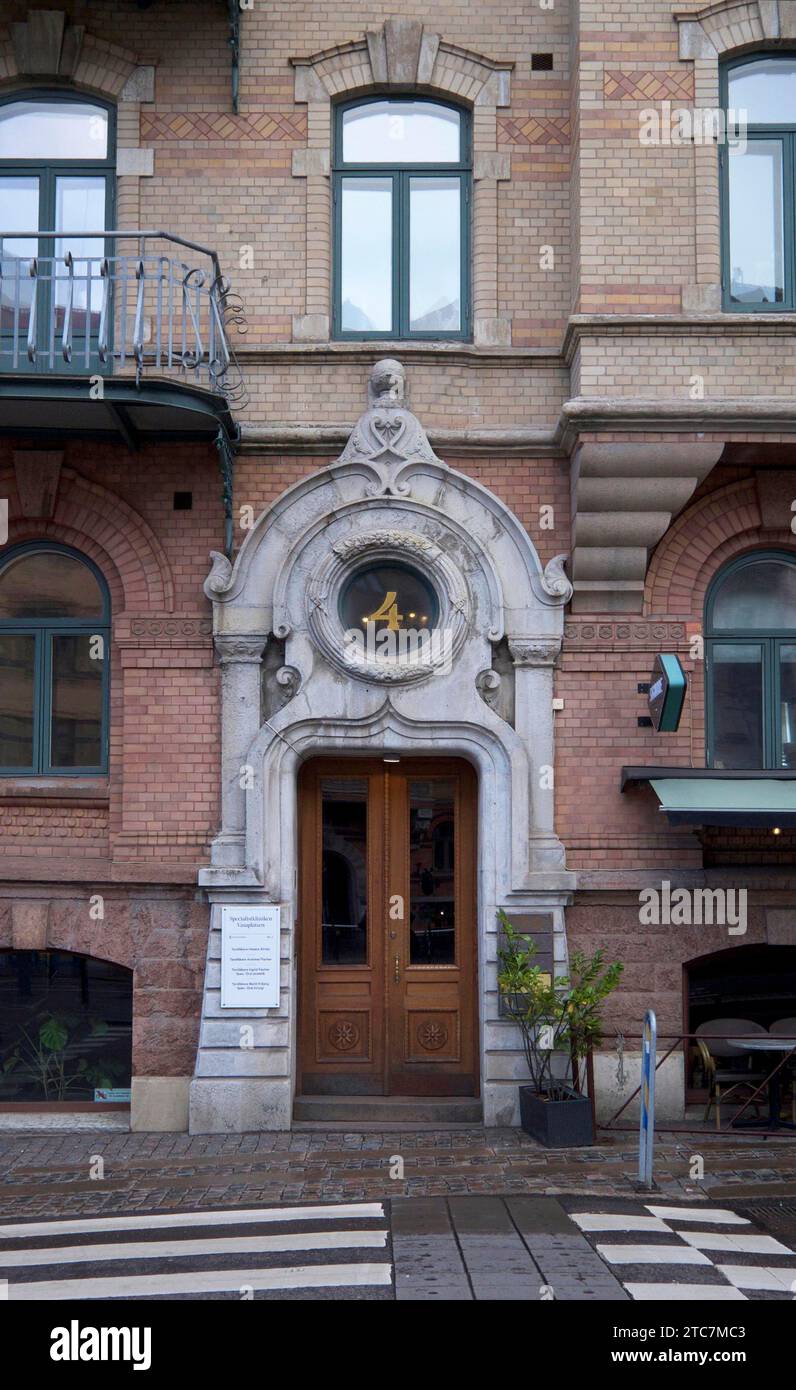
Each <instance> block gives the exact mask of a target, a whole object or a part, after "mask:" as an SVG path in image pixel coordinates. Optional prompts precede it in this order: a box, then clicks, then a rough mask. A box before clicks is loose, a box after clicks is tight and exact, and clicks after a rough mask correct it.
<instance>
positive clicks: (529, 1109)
mask: <svg viewBox="0 0 796 1390" xmlns="http://www.w3.org/2000/svg"><path fill="white" fill-rule="evenodd" d="M565 1094H566V1100H548V1099H547V1097H546V1096H543V1095H540V1094H539V1092H538V1091H535V1090H534V1089H533V1087H532V1086H520V1121H521V1124H522V1127H523V1129H524V1130H525V1133H526V1134H530V1136H531V1138H532V1139H538V1140H539V1143H540V1144H544V1146H545V1148H547V1149H565V1148H573V1149H575V1148H582V1147H583V1146H584V1145H586V1144H593V1143H594V1125H593V1123H592V1114H591V1101H590V1100H589V1097H588V1096H579V1095H578V1093H577V1091H571V1090H569V1088H567V1090H566V1092H565Z"/></svg>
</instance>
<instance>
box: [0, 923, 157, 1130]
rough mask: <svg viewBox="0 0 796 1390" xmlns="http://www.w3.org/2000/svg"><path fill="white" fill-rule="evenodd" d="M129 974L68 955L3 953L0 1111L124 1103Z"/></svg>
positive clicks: (129, 1039)
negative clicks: (22, 1106) (5, 1106)
mask: <svg viewBox="0 0 796 1390" xmlns="http://www.w3.org/2000/svg"><path fill="white" fill-rule="evenodd" d="M132 1018H133V972H132V970H129V969H127V968H126V967H125V966H123V965H114V964H112V963H111V962H110V961H105V960H96V959H94V958H93V957H91V956H83V955H77V954H76V953H75V952H73V951H53V950H44V951H20V950H0V1103H3V1104H6V1103H9V1102H11V1103H12V1104H17V1105H18V1104H20V1103H23V1104H24V1103H25V1102H27V1103H28V1104H29V1105H39V1104H41V1102H42V1101H49V1102H51V1103H56V1104H60V1105H64V1103H71V1104H76V1103H79V1104H81V1105H85V1103H86V1102H87V1101H88V1102H90V1103H92V1102H93V1103H107V1102H108V1101H110V1102H114V1101H116V1102H119V1101H122V1102H124V1101H128V1102H129V1099H130V1094H129V1093H130V1076H131V1069H132Z"/></svg>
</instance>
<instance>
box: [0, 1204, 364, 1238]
mask: <svg viewBox="0 0 796 1390" xmlns="http://www.w3.org/2000/svg"><path fill="white" fill-rule="evenodd" d="M383 1218H384V1207H383V1205H382V1203H381V1202H359V1203H348V1204H345V1205H341V1206H339V1207H335V1206H324V1207H256V1208H253V1209H249V1210H248V1211H247V1210H244V1209H242V1208H240V1207H233V1208H230V1209H229V1210H222V1211H184V1212H181V1211H171V1212H167V1213H163V1212H157V1213H153V1214H152V1215H150V1216H95V1217H86V1218H83V1219H81V1220H74V1221H31V1222H28V1223H25V1222H18V1223H15V1224H14V1225H9V1226H0V1240H6V1239H8V1240H12V1239H14V1240H15V1239H18V1238H20V1237H21V1238H23V1239H29V1238H30V1237H31V1236H57V1235H65V1236H71V1235H84V1234H85V1235H90V1234H92V1233H93V1232H96V1231H149V1230H156V1229H157V1228H158V1227H159V1226H169V1227H173V1228H175V1229H180V1228H182V1227H187V1226H245V1225H247V1224H256V1223H257V1222H260V1221H285V1222H288V1221H342V1220H346V1221H368V1220H375V1219H382V1220H383Z"/></svg>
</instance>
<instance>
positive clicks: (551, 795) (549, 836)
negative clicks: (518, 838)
mask: <svg viewBox="0 0 796 1390" xmlns="http://www.w3.org/2000/svg"><path fill="white" fill-rule="evenodd" d="M509 650H510V652H511V657H512V660H513V662H514V727H515V729H516V730H517V733H518V734H519V736H520V738H521V739H522V740H523V742H524V744H525V746H526V747H527V749H528V756H529V764H530V778H531V785H530V788H529V796H528V801H529V806H530V812H531V814H530V825H529V827H528V840H529V854H528V867H529V869H530V872H531V873H544V872H545V871H547V870H550V869H555V868H560V867H561V866H562V865H563V863H564V847H563V845H562V844H561V841H560V840H559V839H558V836H557V835H556V833H555V822H554V811H555V790H554V785H553V766H554V759H555V743H554V734H553V668H554V666H555V662H556V658H557V656H558V653H559V652H560V650H561V638H560V637H510V638H509Z"/></svg>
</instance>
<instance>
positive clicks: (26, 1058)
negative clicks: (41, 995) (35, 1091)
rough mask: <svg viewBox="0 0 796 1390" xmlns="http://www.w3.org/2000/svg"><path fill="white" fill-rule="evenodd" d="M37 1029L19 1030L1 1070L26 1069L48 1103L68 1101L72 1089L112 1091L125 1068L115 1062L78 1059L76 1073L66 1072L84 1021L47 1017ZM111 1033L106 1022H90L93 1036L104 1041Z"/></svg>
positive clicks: (70, 1017)
mask: <svg viewBox="0 0 796 1390" xmlns="http://www.w3.org/2000/svg"><path fill="white" fill-rule="evenodd" d="M37 1022H38V1028H36V1027H35V1024H32V1025H31V1027H30V1028H22V1027H20V1029H19V1034H20V1039H21V1040H20V1041H18V1042H17V1043H16V1044H15V1046H14V1047H13V1049H12V1050H11V1051H10V1052H9V1053H8V1055H7V1056H6V1057H5V1058H4V1059H3V1062H2V1070H3V1072H4V1073H9V1072H12V1071H15V1070H17V1069H18V1068H24V1069H25V1070H26V1071H27V1072H28V1073H29V1075H31V1076H32V1077H34V1078H35V1079H36V1081H37V1082H38V1084H39V1086H40V1087H41V1093H42V1095H43V1097H44V1099H45V1100H49V1101H59V1100H65V1099H66V1093H67V1091H68V1090H69V1087H70V1086H73V1085H75V1084H76V1083H80V1084H82V1085H88V1086H93V1087H94V1088H97V1087H101V1088H103V1089H110V1088H111V1087H112V1086H113V1085H114V1083H115V1081H116V1080H118V1078H119V1077H120V1076H121V1075H123V1074H124V1073H125V1071H126V1068H125V1066H124V1064H123V1063H122V1062H120V1061H119V1060H117V1059H115V1058H107V1059H103V1060H100V1061H91V1062H89V1060H88V1059H87V1058H86V1057H79V1058H78V1059H77V1060H76V1061H75V1063H74V1069H73V1070H67V1053H68V1048H69V1046H70V1043H71V1042H73V1041H74V1030H75V1029H76V1025H79V1024H80V1022H81V1020H80V1019H79V1018H78V1017H77V1015H75V1014H54V1013H46V1014H44V1015H40V1016H39V1018H38V1020H37ZM108 1031H109V1029H108V1024H107V1023H106V1022H105V1020H104V1019H101V1018H95V1019H92V1020H91V1036H92V1037H102V1036H104V1034H106V1033H107V1032H108Z"/></svg>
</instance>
